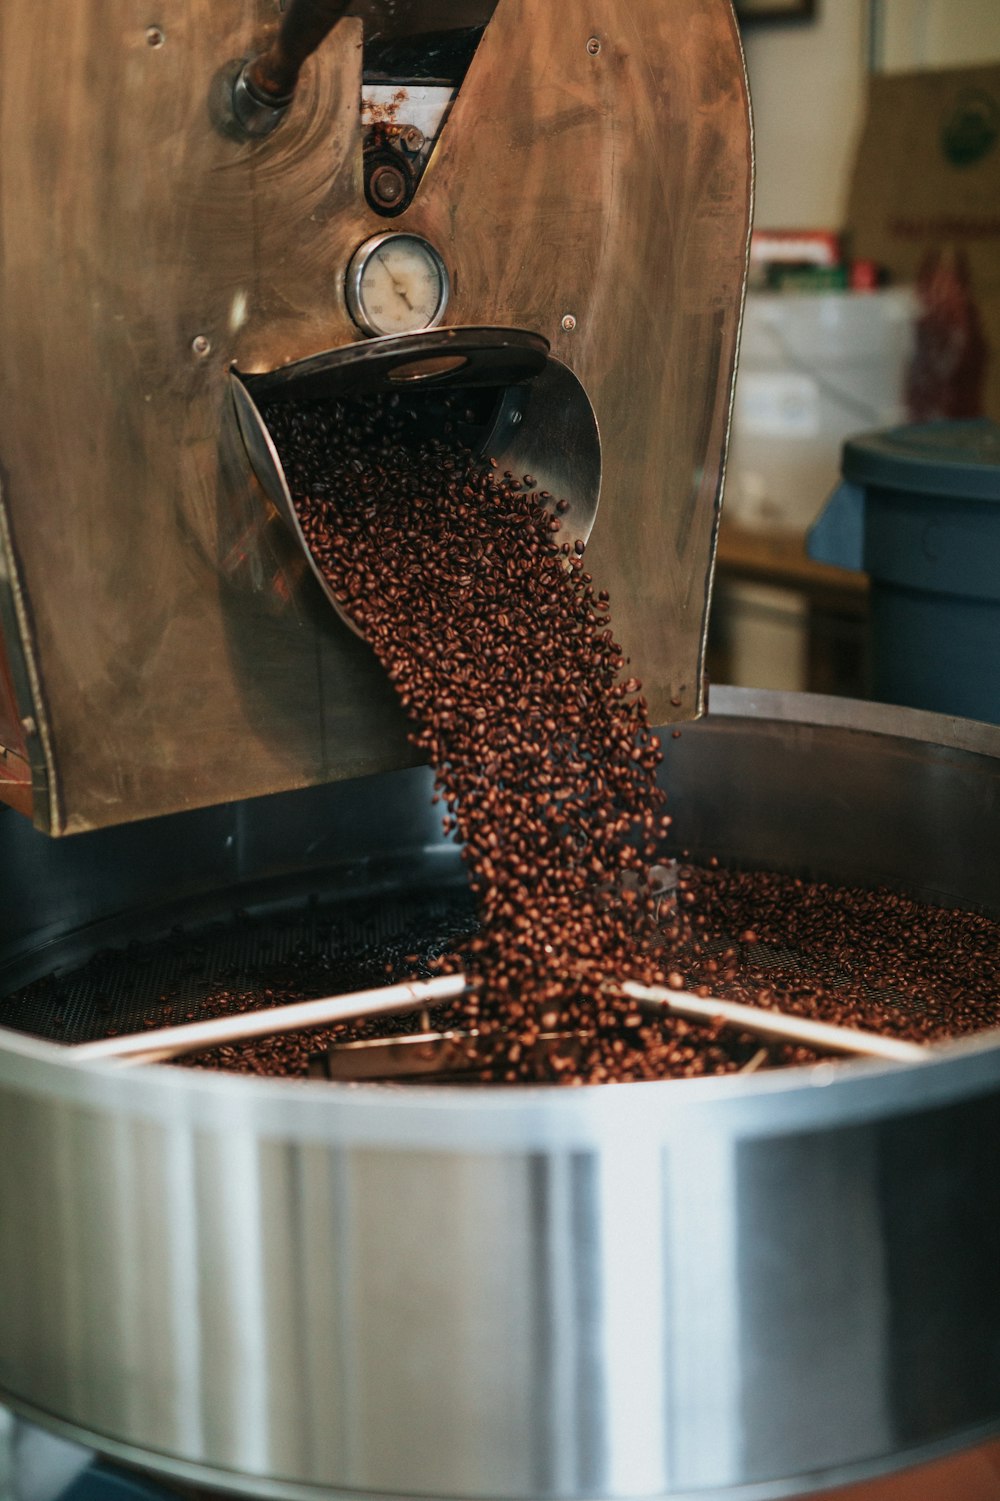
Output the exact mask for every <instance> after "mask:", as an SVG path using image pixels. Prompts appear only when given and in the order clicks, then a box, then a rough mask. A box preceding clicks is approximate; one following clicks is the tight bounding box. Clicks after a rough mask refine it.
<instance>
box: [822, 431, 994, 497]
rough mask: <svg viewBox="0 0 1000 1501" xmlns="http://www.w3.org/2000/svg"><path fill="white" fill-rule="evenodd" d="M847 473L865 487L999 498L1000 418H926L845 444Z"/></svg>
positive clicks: (927, 493)
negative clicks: (941, 420) (950, 419)
mask: <svg viewBox="0 0 1000 1501" xmlns="http://www.w3.org/2000/svg"><path fill="white" fill-rule="evenodd" d="M843 474H844V478H845V479H846V480H849V481H850V482H851V483H852V484H855V485H860V486H863V487H864V488H866V489H871V488H878V489H881V490H901V491H907V492H909V493H910V494H918V495H940V496H943V497H948V498H954V499H959V500H1000V423H996V422H991V421H988V420H987V419H985V418H983V419H981V420H976V421H973V422H926V423H921V424H919V425H917V426H913V427H892V428H887V429H885V430H883V431H881V432H875V433H863V434H861V436H860V437H857V438H851V439H849V441H848V442H847V443H845V444H844V457H843Z"/></svg>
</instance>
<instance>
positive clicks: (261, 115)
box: [232, 0, 349, 136]
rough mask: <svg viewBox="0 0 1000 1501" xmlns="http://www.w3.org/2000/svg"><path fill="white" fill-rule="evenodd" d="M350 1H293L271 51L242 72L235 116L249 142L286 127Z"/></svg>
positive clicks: (236, 91)
mask: <svg viewBox="0 0 1000 1501" xmlns="http://www.w3.org/2000/svg"><path fill="white" fill-rule="evenodd" d="M348 4H349V0H290V4H289V6H288V9H287V11H286V12H285V16H284V20H283V21H282V23H281V27H280V29H279V31H278V34H277V36H276V37H275V39H274V41H273V42H272V43H271V45H270V47H268V48H267V49H266V51H264V52H259V53H258V54H257V56H256V57H253V58H251V59H250V61H249V62H248V63H247V64H246V65H245V66H244V67H243V68H241V69H240V71H239V73H238V74H237V76H236V79H235V82H234V83H233V97H232V108H233V116H234V118H235V120H236V122H237V123H238V125H239V126H240V127H241V128H242V130H243V131H244V133H245V134H246V135H248V136H266V135H270V133H271V131H272V130H274V129H275V128H276V126H278V125H280V123H281V121H282V120H283V119H284V117H285V111H286V110H287V109H288V106H289V105H290V104H291V102H292V97H293V95H294V93H295V88H296V85H297V84H298V81H299V73H300V72H301V70H302V65H303V63H304V62H305V61H306V59H307V58H308V57H311V55H312V54H313V53H314V52H315V51H316V48H317V47H318V46H319V45H320V43H321V42H322V41H323V40H324V39H325V38H326V37H327V36H328V35H329V33H330V32H331V31H332V30H333V28H334V26H336V24H337V22H338V21H339V20H340V18H341V16H342V15H343V14H344V12H345V11H346V10H347V8H348Z"/></svg>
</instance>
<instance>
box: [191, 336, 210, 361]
mask: <svg viewBox="0 0 1000 1501" xmlns="http://www.w3.org/2000/svg"><path fill="white" fill-rule="evenodd" d="M191 348H192V349H193V350H194V352H195V354H196V355H197V356H198V358H199V359H200V360H203V359H204V358H205V356H206V355H207V354H211V352H212V345H211V342H210V341H209V340H208V339H206V338H205V335H204V334H195V336H194V338H193V339H192V340H191Z"/></svg>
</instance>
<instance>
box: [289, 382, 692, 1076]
mask: <svg viewBox="0 0 1000 1501" xmlns="http://www.w3.org/2000/svg"><path fill="white" fill-rule="evenodd" d="M267 420H268V424H269V426H270V428H271V431H272V434H273V436H274V438H275V442H276V444H277V446H278V449H279V452H280V453H281V455H282V459H283V462H284V465H285V470H286V474H287V475H288V479H289V483H290V486H291V489H292V493H293V496H294V498H295V501H296V504H297V507H298V510H299V516H300V519H301V522H302V527H303V530H304V532H305V535H306V539H307V542H308V544H309V546H310V548H311V550H312V553H313V556H314V558H315V559H316V561H317V563H318V564H319V566H320V567H321V569H322V570H323V573H324V575H325V577H326V578H327V580H328V581H329V583H330V586H331V588H332V589H333V592H334V594H335V595H336V597H337V599H338V600H339V601H340V602H341V604H342V606H343V608H344V610H345V611H346V612H347V613H348V614H349V616H350V618H351V619H352V620H353V621H354V623H355V624H356V625H357V627H358V628H359V630H360V631H361V633H362V634H363V635H364V636H365V637H366V639H367V640H368V641H369V642H370V643H371V645H372V647H373V649H374V651H375V652H376V654H377V656H378V657H379V659H380V661H381V662H382V664H383V666H384V667H385V670H386V672H387V673H388V676H389V678H390V679H391V681H392V682H393V683H394V684H395V686H396V690H397V692H398V694H399V697H400V700H401V702H402V704H403V706H404V708H405V709H406V711H407V712H408V714H409V715H410V717H411V719H412V720H413V721H414V724H415V727H414V730H413V732H412V736H411V738H412V740H413V743H414V745H415V746H416V747H417V748H418V749H419V750H420V751H421V752H422V753H423V754H424V755H425V756H426V757H427V758H428V759H429V760H430V761H431V763H432V764H433V766H434V767H435V768H436V771H437V795H438V796H439V797H440V799H441V801H442V804H443V808H444V827H445V831H446V832H448V833H454V834H455V835H456V837H457V838H458V839H459V840H460V841H461V845H462V849H463V855H464V858H465V859H466V861H467V863H468V868H469V879H470V884H471V888H472V891H473V894H474V897H475V900H476V904H477V908H478V916H479V923H480V927H479V931H478V932H477V933H476V934H475V935H474V936H473V937H472V938H470V940H469V942H468V943H467V944H466V945H465V946H464V947H463V949H462V950H461V951H459V952H458V953H456V954H455V955H453V956H452V959H451V960H450V963H451V964H452V965H453V967H456V968H458V967H461V968H464V969H465V971H466V973H467V974H468V975H469V976H470V978H471V979H472V980H473V981H474V982H475V988H474V990H473V992H472V994H471V995H470V997H469V1000H468V1002H467V1003H466V1004H465V1005H464V1007H463V1008H462V1014H461V1016H460V1018H456V1019H457V1020H460V1021H461V1022H462V1024H463V1025H464V1026H466V1027H468V1028H471V1029H474V1030H475V1031H476V1032H477V1033H478V1034H479V1036H480V1038H490V1039H492V1046H491V1047H490V1049H489V1055H488V1056H489V1067H490V1071H491V1073H492V1076H494V1077H496V1078H498V1079H502V1080H504V1081H514V1080H518V1079H523V1078H529V1077H530V1078H534V1077H537V1076H538V1070H539V1049H538V1048H537V1046H536V1044H537V1042H538V1038H539V1036H540V1035H541V1034H546V1035H548V1034H551V1033H553V1032H557V1033H566V1034H569V1035H570V1036H571V1037H572V1039H573V1046H572V1047H570V1048H567V1049H566V1050H561V1049H560V1048H559V1047H558V1046H556V1047H554V1048H552V1049H549V1050H543V1062H542V1064H541V1067H542V1072H543V1074H544V1075H545V1076H546V1077H552V1078H563V1077H565V1078H572V1080H573V1081H574V1082H577V1081H583V1080H586V1081H590V1082H596V1081H600V1080H605V1079H610V1078H612V1077H622V1076H628V1077H650V1078H652V1077H658V1076H659V1075H660V1074H661V1073H662V1071H663V1066H664V1062H665V1048H666V1049H669V1042H664V1040H663V1038H662V1037H658V1039H657V1044H658V1045H653V1043H654V1039H653V1038H652V1037H650V1036H646V1035H644V1034H645V1033H646V1032H648V1030H649V1029H648V1028H645V1027H644V1025H643V1022H644V1019H643V1017H642V1015H640V1013H639V1012H638V1011H637V1010H636V1009H635V1007H634V1006H632V1005H630V1004H628V1003H626V1002H624V1001H623V1000H622V999H621V997H620V996H618V995H616V994H614V991H613V985H614V982H615V981H617V980H620V979H621V978H622V977H623V976H626V975H627V976H630V977H633V978H642V979H646V980H654V979H656V978H658V976H659V966H658V964H657V962H656V960H655V959H654V958H653V957H652V949H651V946H650V940H651V938H652V933H653V927H654V924H653V914H654V909H655V894H654V891H653V889H652V886H651V882H650V877H649V870H650V865H651V862H652V861H653V859H654V857H655V854H656V851H657V849H658V848H659V846H660V843H661V841H662V838H663V836H664V833H665V831H666V825H667V819H666V818H665V816H664V813H663V809H662V802H663V799H662V794H661V793H660V791H659V789H658V787H657V782H656V768H657V766H658V764H659V762H660V759H661V754H662V753H661V749H660V744H659V740H658V739H657V737H656V736H655V735H654V734H653V733H652V731H651V729H650V726H649V720H648V715H647V708H646V702H645V700H644V698H643V697H642V694H641V690H640V685H639V683H638V682H637V681H636V680H635V679H634V678H632V677H629V676H628V675H627V664H626V661H625V658H624V656H623V654H622V650H621V647H620V646H619V645H618V643H617V641H616V640H615V638H614V634H613V632H612V629H611V625H610V621H609V603H608V597H607V594H606V592H604V591H600V590H598V589H597V588H595V585H594V582H593V580H592V579H591V577H590V575H589V574H588V573H587V572H586V571H585V569H584V566H583V551H584V546H583V542H582V541H581V540H579V539H577V538H572V537H570V538H566V539H564V538H563V536H562V526H561V521H560V508H561V503H560V502H559V501H558V500H554V499H553V497H551V496H549V495H547V494H545V493H544V492H540V491H539V490H538V489H537V487H536V485H535V482H534V480H533V478H532V476H530V475H514V474H510V473H506V474H500V473H498V472H497V470H496V469H495V468H493V467H491V466H489V465H479V464H476V463H475V462H473V461H472V460H471V458H470V457H469V455H468V454H467V453H464V452H462V451H461V450H460V449H459V448H458V446H457V445H456V444H454V443H448V442H445V441H431V442H428V441H425V440H423V439H422V438H421V437H420V436H419V435H417V436H413V435H409V434H408V432H407V429H406V423H405V420H404V418H403V416H402V415H397V408H396V404H395V403H394V401H393V398H388V399H385V400H381V401H375V402H372V403H370V404H367V405H366V406H364V407H355V408H353V409H351V408H349V407H348V404H347V403H342V402H339V403H329V404H313V405H309V404H293V403H290V402H285V403H277V404H275V405H274V406H273V407H272V408H271V409H270V410H269V412H268V413H267ZM562 509H563V510H564V509H565V507H564V505H563V506H562ZM581 1034H583V1036H584V1038H585V1041H584V1043H583V1045H582V1046H581V1040H580V1039H581ZM480 1051H482V1044H481V1045H480Z"/></svg>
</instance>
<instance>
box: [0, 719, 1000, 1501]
mask: <svg viewBox="0 0 1000 1501" xmlns="http://www.w3.org/2000/svg"><path fill="white" fill-rule="evenodd" d="M713 710H714V712H713V713H712V714H711V715H710V717H709V718H708V719H707V720H705V721H704V722H701V723H698V724H696V725H692V726H690V727H689V728H686V729H685V730H684V733H683V736H682V738H681V739H680V740H678V741H672V740H668V742H667V744H668V747H669V753H668V762H667V767H666V779H667V783H668V786H669V789H670V797H671V807H672V811H673V813H674V815H675V819H676V824H675V832H676V836H677V840H678V844H679V845H683V846H684V847H686V848H690V849H691V850H692V851H693V852H694V853H696V854H702V855H707V854H711V853H714V854H717V855H719V856H720V858H722V859H723V860H724V861H736V862H743V863H746V864H754V865H761V866H770V867H773V868H780V869H784V870H794V871H797V872H800V873H803V874H809V875H822V876H825V877H829V878H832V879H835V880H842V881H846V882H852V883H853V882H863V883H865V884H874V883H876V882H882V881H884V882H888V883H890V884H892V885H894V886H896V887H897V888H899V887H903V888H906V889H908V890H910V891H913V892H915V893H918V894H921V895H923V896H924V897H926V898H927V899H929V900H931V901H936V902H944V903H951V904H955V905H959V906H965V907H978V908H980V909H981V910H983V911H985V912H987V913H990V914H992V915H994V916H1000V868H998V860H997V851H998V850H1000V730H998V729H996V728H989V727H986V726H979V725H972V724H968V723H963V722H959V721H952V720H945V719H939V718H933V717H930V716H925V715H918V714H913V713H908V712H904V711H895V710H887V709H883V708H877V707H874V706H863V705H858V704H847V703H839V702H836V701H832V700H824V699H809V698H801V699H800V698H794V697H785V696H780V695H767V694H756V695H755V694H751V693H745V692H738V691H725V692H721V691H719V692H717V693H716V694H715V698H714V704H713ZM428 791H429V779H428V774H427V773H425V772H401V773H396V774H393V775H392V776H391V777H388V778H382V779H380V780H376V781H372V782H365V783H361V784H346V783H345V784H341V785H340V786H338V787H332V788H328V789H325V790H318V791H309V792H303V793H296V794H289V795H287V796H284V797H282V798H277V799H269V800H262V801H257V802H252V803H248V804H243V805H230V806H228V807H225V808H220V809H215V810H211V811H208V812H205V813H197V814H190V815H182V816H179V817H177V818H173V819H169V820H162V821H159V822H153V823H150V824H147V825H135V826H130V827H125V828H118V829H112V830H108V831H105V832H102V833H99V834H94V835H89V836H82V837H81V838H80V839H79V840H75V841H67V842H62V843H57V844H53V843H50V842H46V841H45V840H44V839H43V838H42V837H41V836H39V835H37V834H35V833H34V832H33V831H32V830H31V829H30V828H29V827H28V826H27V825H26V824H25V823H24V822H22V821H21V820H18V819H16V818H15V816H14V815H13V814H8V815H6V816H5V817H4V818H0V856H2V860H3V868H4V871H5V877H6V879H5V895H4V903H5V906H4V914H3V916H4V924H5V936H4V942H3V950H2V954H0V972H2V977H3V982H4V983H3V985H2V986H0V990H3V991H7V990H10V989H12V988H14V987H15V986H17V985H20V984H22V983H23V982H24V981H25V979H26V978H30V976H31V975H32V974H33V973H34V974H37V973H39V972H41V971H43V970H51V969H52V967H53V966H54V965H57V966H62V967H66V966H69V965H72V964H74V963H77V962H78V961H80V960H81V959H82V958H84V957H85V956H86V954H87V953H88V952H90V951H91V950H92V949H93V948H95V947H99V946H101V945H102V944H105V943H108V942H111V941H114V942H118V941H121V939H122V937H123V935H127V934H128V933H131V934H133V935H139V936H141V935H143V934H146V933H151V932H154V931H157V930H160V931H169V929H170V927H171V925H172V924H174V923H177V922H180V923H182V924H187V923H190V922H191V920H192V914H194V913H199V914H200V915H201V918H202V919H204V920H206V921H207V920H209V919H211V917H212V916H213V915H214V914H215V913H217V912H220V911H223V910H227V911H231V910H232V908H233V906H234V905H238V906H239V905H242V906H245V907H246V908H247V910H248V911H250V912H256V911H260V912H264V911H266V910H268V904H270V905H271V907H273V906H275V905H280V904H281V903H282V902H286V903H287V902H288V901H289V900H291V899H292V898H293V897H295V898H296V899H298V898H299V897H300V896H302V894H303V893H305V892H307V891H309V890H312V891H315V892H320V893H323V894H324V895H329V894H330V893H336V892H340V893H341V894H342V895H343V896H344V898H345V899H346V898H347V897H348V896H353V897H364V898H365V899H368V898H371V897H375V896H379V895H384V896H385V897H386V899H387V900H394V899H395V895H394V894H398V892H399V891H400V890H401V889H406V890H411V891H418V890H422V891H423V892H425V893H427V892H429V891H437V892H440V891H444V890H446V889H448V887H449V883H451V882H452V881H453V880H455V879H458V878H459V869H458V865H457V861H456V856H455V852H454V850H453V849H451V848H450V847H448V846H445V845H444V844H442V843H441V838H440V833H439V830H438V826H437V822H436V819H435V818H434V817H433V816H432V810H431V808H430V805H429V797H428ZM376 926H377V925H376ZM0 1135H2V1141H3V1151H2V1153H0V1393H2V1397H3V1400H4V1401H7V1402H8V1403H9V1404H11V1405H12V1406H14V1407H15V1408H16V1409H17V1410H19V1411H21V1412H23V1413H24V1414H26V1415H28V1416H31V1417H34V1418H35V1419H37V1420H38V1421H39V1422H41V1423H43V1424H47V1425H50V1426H52V1427H56V1428H59V1429H61V1430H62V1431H63V1432H66V1433H69V1434H72V1435H75V1436H79V1437H83V1438H85V1439H86V1440H87V1441H89V1442H92V1443H93V1444H95V1445H96V1446H97V1447H98V1448H100V1449H101V1450H104V1451H106V1452H108V1453H110V1454H116V1455H121V1456H125V1457H127V1458H131V1459H134V1460H137V1461H139V1462H141V1463H143V1464H145V1465H148V1466H151V1467H152V1468H154V1469H156V1470H159V1471H161V1472H163V1473H169V1474H172V1475H175V1476H180V1477H185V1478H188V1479H193V1480H197V1481H199V1482H203V1483H205V1484H208V1485H212V1486H219V1487H223V1488H230V1489H233V1490H237V1491H241V1492H244V1493H248V1494H263V1495H273V1496H287V1497H296V1498H297V1497H305V1496H308V1495H312V1494H318V1493H330V1492H337V1493H340V1494H352V1495H359V1494H365V1495H373V1494H375V1495H382V1496H393V1497H402V1496H410V1497H412V1496H437V1497H449V1498H452V1497H454V1498H458V1497H463V1498H485V1497H493V1498H496V1497H500V1498H518V1501H521V1498H530V1497H559V1498H585V1497H587V1498H592V1497H640V1496H642V1497H646V1496H671V1497H675V1498H676V1497H681V1496H687V1497H699V1498H703V1497H708V1496H714V1495H722V1494H725V1495H735V1494H739V1495H742V1496H745V1497H747V1498H750V1497H753V1498H763V1497H775V1496H783V1495H789V1494H792V1493H796V1492H800V1491H805V1490H808V1489H811V1488H820V1487H822V1486H824V1485H827V1484H831V1483H833V1482H834V1481H835V1480H838V1479H847V1478H850V1477H859V1476H867V1475H872V1474H875V1473H877V1472H880V1471H883V1470H888V1469H890V1468H892V1467H894V1466H897V1465H899V1464H901V1463H902V1462H903V1461H905V1460H913V1459H915V1458H918V1457H921V1456H930V1455H932V1454H935V1453H937V1452H942V1451H944V1450H946V1449H948V1448H950V1447H957V1446H959V1445H962V1444H965V1443H971V1442H973V1441H974V1440H976V1439H977V1438H979V1437H980V1436H983V1435H986V1434H988V1433H991V1432H993V1431H995V1430H996V1429H997V1427H998V1424H1000V1278H998V1276H997V1268H998V1267H1000V1047H998V1045H997V1040H996V1038H995V1036H993V1035H989V1034H988V1035H985V1036H983V1037H981V1038H978V1039H974V1040H972V1041H970V1042H965V1043H962V1044H959V1045H954V1046H952V1047H946V1048H943V1049H940V1050H937V1051H936V1052H935V1054H934V1056H933V1057H932V1058H931V1059H930V1060H929V1061H928V1062H927V1063H924V1064H919V1065H915V1066H912V1067H886V1066H881V1065H870V1064H850V1065H843V1064H836V1065H833V1064H823V1065H818V1066H815V1067H812V1068H808V1069H795V1070H789V1071H786V1072H782V1073H771V1074H763V1075H761V1074H756V1075H751V1076H745V1077H733V1078H726V1079H720V1080H713V1081H693V1082H682V1083H664V1084H655V1085H632V1086H623V1087H608V1088H603V1089H600V1088H598V1089H580V1090H547V1089H542V1088H536V1089H516V1090H507V1091H475V1090H471V1089H451V1088H442V1089H439V1090H430V1091H428V1090H420V1089H417V1088H412V1087H406V1088H394V1089H379V1088H373V1087H363V1088H341V1087H337V1086H331V1085H325V1084H319V1083H295V1082H281V1081H261V1080H257V1079H252V1078H244V1077H231V1076H221V1075H217V1074H208V1073H203V1072H199V1071H196V1070H183V1069H175V1068H149V1069H139V1070H123V1071H117V1072H116V1071H115V1069H114V1067H111V1066H107V1065H104V1066H89V1067H82V1066H80V1065H78V1064H74V1062H73V1061H72V1060H71V1058H70V1057H69V1056H68V1055H67V1053H66V1052H65V1051H64V1050H61V1049H60V1047H59V1046H57V1045H55V1044H54V1043H52V1042H51V1041H47V1040H41V1039H39V1038H37V1037H32V1036H28V1035H25V1034H20V1033H15V1032H13V1031H9V1030H8V1031H6V1032H4V1033H3V1034H2V1046H0Z"/></svg>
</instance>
